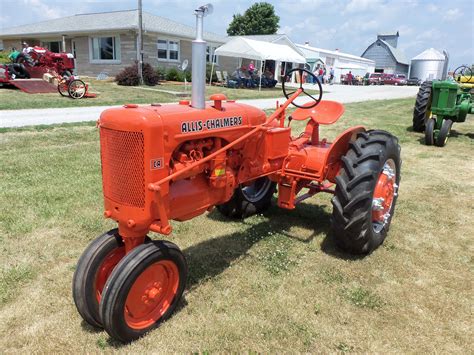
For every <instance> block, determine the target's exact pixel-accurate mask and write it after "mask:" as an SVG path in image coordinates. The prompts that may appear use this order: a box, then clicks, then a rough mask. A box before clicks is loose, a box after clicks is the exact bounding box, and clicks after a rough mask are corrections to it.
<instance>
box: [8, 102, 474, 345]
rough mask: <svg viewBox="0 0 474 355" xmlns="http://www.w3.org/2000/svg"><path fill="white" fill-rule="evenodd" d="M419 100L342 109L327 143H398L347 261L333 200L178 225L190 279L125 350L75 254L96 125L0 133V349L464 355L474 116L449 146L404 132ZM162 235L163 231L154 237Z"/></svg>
mask: <svg viewBox="0 0 474 355" xmlns="http://www.w3.org/2000/svg"><path fill="white" fill-rule="evenodd" d="M413 102H414V99H403V100H392V101H372V102H365V103H357V104H349V105H347V106H346V113H345V115H344V116H343V118H342V119H341V120H340V121H339V122H338V123H337V124H335V125H334V126H330V127H323V130H324V132H325V133H324V134H323V135H325V136H327V137H328V138H334V137H335V136H336V135H337V133H338V132H341V131H342V130H343V129H344V128H346V127H348V126H351V125H356V124H364V125H366V126H367V127H369V128H381V129H386V130H388V131H390V132H392V133H394V134H396V135H397V136H398V137H399V138H400V144H401V146H402V159H403V166H402V181H401V186H400V196H399V199H398V205H397V209H396V215H395V218H394V219H393V223H392V227H391V230H390V233H389V236H388V239H387V240H386V241H385V243H384V244H383V245H382V246H381V247H380V248H379V249H378V250H376V251H375V252H374V253H373V254H371V255H369V256H367V257H364V258H356V257H353V256H351V255H348V254H344V253H341V252H340V251H338V250H337V249H336V248H335V246H334V243H333V241H332V239H331V234H330V215H331V211H332V207H331V203H330V196H329V195H324V194H320V195H317V196H316V197H314V198H312V199H310V200H307V202H305V203H303V204H302V205H300V206H299V207H298V208H297V209H296V210H294V211H286V210H281V209H278V208H277V207H273V208H271V209H270V210H269V211H268V212H267V213H265V214H264V215H258V216H253V217H251V218H248V219H246V220H244V221H229V220H227V219H225V218H223V217H221V216H220V215H219V213H218V212H217V211H213V212H211V213H208V214H205V215H202V216H200V217H198V218H195V219H193V220H191V221H187V222H184V223H173V227H174V233H173V234H172V236H170V239H171V240H172V241H173V242H175V243H177V244H178V245H179V246H180V247H181V248H182V249H183V251H184V254H185V255H186V258H187V261H188V264H189V279H188V283H187V288H186V291H185V294H184V298H183V300H182V302H181V304H180V306H179V308H178V310H177V312H176V313H175V314H174V316H173V317H172V318H171V319H170V320H168V321H167V322H166V323H164V324H163V325H162V326H161V327H160V328H158V329H156V330H154V331H152V332H151V333H150V334H148V335H147V336H145V337H143V338H141V339H139V340H138V341H135V342H133V343H131V344H128V345H122V344H120V343H117V342H115V341H113V340H111V339H110V338H109V336H108V335H107V333H105V332H104V331H102V330H96V329H93V328H91V327H89V326H88V325H86V324H85V323H84V322H83V321H82V320H81V318H80V316H79V314H78V313H77V311H76V309H75V306H74V303H73V300H72V295H71V280H72V275H73V272H74V269H75V266H76V262H77V260H78V258H79V256H80V254H81V253H82V251H83V250H84V248H85V247H86V246H87V244H88V243H89V242H90V241H91V240H92V239H93V238H95V237H96V236H98V235H99V234H101V233H103V232H104V231H107V230H109V229H111V228H113V227H115V225H114V224H113V223H111V222H110V221H107V220H104V219H103V218H102V210H103V207H102V187H101V175H100V161H99V137H98V136H99V135H98V130H97V129H96V128H95V126H94V124H92V123H91V124H81V125H72V126H71V125H65V126H55V127H51V128H41V129H38V128H36V129H35V128H31V129H18V130H4V131H3V132H2V133H1V134H0V216H1V221H0V223H1V224H0V250H1V258H0V334H2V336H1V337H0V349H2V350H1V351H2V352H4V353H28V352H33V351H39V352H44V353H51V352H63V353H66V352H67V353H78V352H92V353H94V352H100V351H106V352H115V351H117V352H133V353H152V352H154V353H192V352H222V351H224V352H231V351H232V352H240V351H244V352H248V351H251V352H254V351H255V352H268V353H275V352H324V353H326V352H378V353H386V352H410V353H425V352H442V353H469V352H472V348H473V341H472V339H474V334H473V327H472V324H473V319H472V309H473V292H472V289H473V283H472V281H473V280H472V277H473V276H472V275H473V274H472V271H473V255H474V253H473V252H474V250H473V249H474V248H473V236H474V226H473V223H472V222H473V218H474V163H473V152H474V150H473V148H474V119H473V118H472V116H471V117H469V118H468V121H467V122H466V123H462V124H455V125H454V130H455V131H454V132H453V135H452V137H451V138H450V140H449V142H448V145H447V146H446V147H445V148H442V149H441V148H436V147H427V146H425V145H422V144H421V143H420V139H421V138H422V135H421V134H419V133H414V132H412V131H411V130H410V129H409V127H410V126H411V115H412V106H413ZM152 237H153V238H160V236H159V235H154V234H153V235H152Z"/></svg>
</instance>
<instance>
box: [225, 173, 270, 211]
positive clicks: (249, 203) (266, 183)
mask: <svg viewBox="0 0 474 355" xmlns="http://www.w3.org/2000/svg"><path fill="white" fill-rule="evenodd" d="M275 186H276V184H275V183H274V182H272V181H271V180H270V179H269V178H268V177H266V176H264V177H261V178H258V179H256V180H255V181H253V182H252V183H251V184H250V185H240V186H239V187H237V188H236V189H235V191H234V194H233V195H232V198H231V199H230V200H229V201H227V202H226V203H224V204H222V205H219V206H217V209H218V210H219V212H221V213H222V214H223V215H225V216H227V217H233V218H245V217H248V216H251V215H253V214H256V213H262V212H264V211H266V210H267V209H268V208H269V207H270V206H271V201H272V196H273V194H274V193H275Z"/></svg>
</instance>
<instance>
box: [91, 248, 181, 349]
mask: <svg viewBox="0 0 474 355" xmlns="http://www.w3.org/2000/svg"><path fill="white" fill-rule="evenodd" d="M187 272H188V268H187V264H186V260H185V258H184V255H183V253H182V252H181V251H180V250H179V248H178V247H177V246H176V245H175V244H173V243H171V242H168V241H156V242H155V241H154V242H151V243H148V244H142V245H140V246H138V247H136V248H134V249H133V250H132V251H131V252H129V253H128V254H127V255H126V256H125V257H124V258H123V259H122V261H121V262H120V263H119V264H118V265H117V267H116V268H115V269H114V271H113V272H112V275H110V277H109V279H108V280H107V283H106V285H105V287H104V293H103V296H102V300H101V302H100V314H101V317H102V321H103V324H104V328H105V330H106V331H107V333H109V335H110V336H111V337H113V338H115V339H117V340H119V341H122V342H130V341H132V340H135V339H138V338H139V337H140V336H142V335H143V334H145V333H147V332H148V331H150V330H151V329H153V328H156V327H157V326H159V325H160V324H161V323H162V322H163V321H164V320H166V319H168V318H169V317H170V316H171V314H172V313H173V311H174V310H175V308H176V306H177V305H178V302H179V300H180V299H181V296H182V294H183V291H184V287H185V285H186V278H187Z"/></svg>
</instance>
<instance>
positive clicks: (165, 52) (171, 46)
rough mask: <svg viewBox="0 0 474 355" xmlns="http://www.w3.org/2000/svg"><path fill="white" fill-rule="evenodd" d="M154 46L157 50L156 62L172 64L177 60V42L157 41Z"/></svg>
mask: <svg viewBox="0 0 474 355" xmlns="http://www.w3.org/2000/svg"><path fill="white" fill-rule="evenodd" d="M156 44H157V49H158V60H163V61H173V62H177V61H178V60H179V41H174V40H169V39H159V40H158V41H157V43H156Z"/></svg>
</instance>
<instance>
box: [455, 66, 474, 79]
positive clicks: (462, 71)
mask: <svg viewBox="0 0 474 355" xmlns="http://www.w3.org/2000/svg"><path fill="white" fill-rule="evenodd" d="M456 76H459V80H461V78H460V77H461V76H465V77H466V78H469V79H467V83H469V82H470V81H471V79H472V70H471V68H469V67H468V66H466V65H461V66H459V67H457V68H456V69H454V72H453V77H454V80H456Z"/></svg>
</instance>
